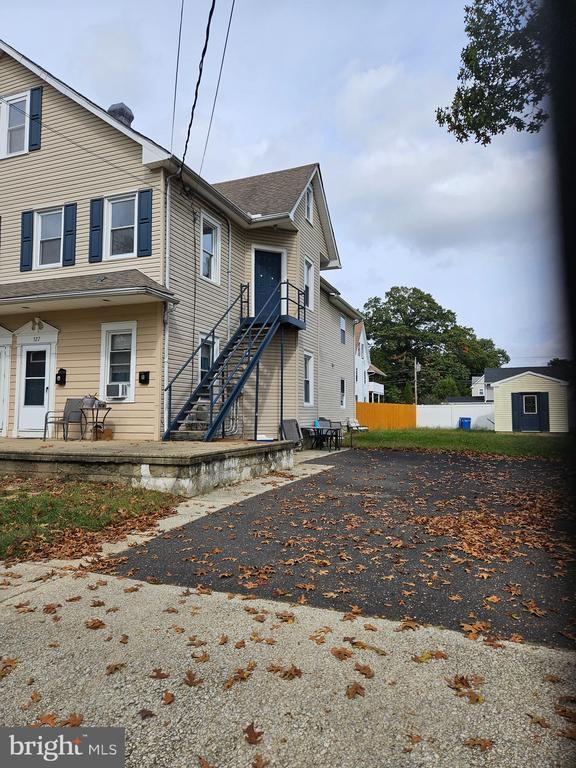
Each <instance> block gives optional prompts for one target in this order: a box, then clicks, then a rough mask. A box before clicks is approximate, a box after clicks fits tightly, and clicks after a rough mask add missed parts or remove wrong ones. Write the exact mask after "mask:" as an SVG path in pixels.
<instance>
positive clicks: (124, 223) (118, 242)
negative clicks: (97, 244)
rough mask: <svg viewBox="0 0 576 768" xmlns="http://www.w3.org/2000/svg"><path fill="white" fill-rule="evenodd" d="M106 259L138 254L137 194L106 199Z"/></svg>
mask: <svg viewBox="0 0 576 768" xmlns="http://www.w3.org/2000/svg"><path fill="white" fill-rule="evenodd" d="M105 217H106V218H105V225H104V226H105V231H106V249H105V252H104V258H105V259H120V258H128V257H130V256H135V255H136V195H135V194H134V195H124V196H123V197H112V198H108V199H107V200H106V214H105Z"/></svg>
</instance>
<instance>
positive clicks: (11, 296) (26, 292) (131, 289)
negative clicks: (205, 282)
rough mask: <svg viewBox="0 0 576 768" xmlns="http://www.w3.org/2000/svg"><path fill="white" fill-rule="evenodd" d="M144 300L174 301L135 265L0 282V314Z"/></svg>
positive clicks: (165, 289) (133, 302) (132, 302)
mask: <svg viewBox="0 0 576 768" xmlns="http://www.w3.org/2000/svg"><path fill="white" fill-rule="evenodd" d="M146 301H168V302H170V303H172V304H176V303H177V299H176V298H175V296H174V294H173V293H172V291H170V290H168V289H167V288H166V287H165V286H163V285H160V283H157V282H156V281H155V280H153V279H152V278H151V277H148V276H147V275H145V274H143V273H142V272H140V270H139V269H125V270H117V271H114V272H97V273H93V274H89V275H76V276H72V277H56V278H50V279H47V280H24V281H21V282H19V283H5V284H4V285H2V284H0V314H4V315H7V314H12V313H19V312H27V311H30V310H32V309H38V310H40V309H44V310H46V309H50V308H52V309H55V308H57V309H74V308H76V307H97V306H102V305H103V304H115V305H118V304H136V303H142V302H146Z"/></svg>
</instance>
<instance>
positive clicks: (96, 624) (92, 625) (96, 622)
mask: <svg viewBox="0 0 576 768" xmlns="http://www.w3.org/2000/svg"><path fill="white" fill-rule="evenodd" d="M85 624H86V626H87V627H88V629H103V628H104V627H105V626H106V624H104V622H103V621H102V619H88V621H86V622H85Z"/></svg>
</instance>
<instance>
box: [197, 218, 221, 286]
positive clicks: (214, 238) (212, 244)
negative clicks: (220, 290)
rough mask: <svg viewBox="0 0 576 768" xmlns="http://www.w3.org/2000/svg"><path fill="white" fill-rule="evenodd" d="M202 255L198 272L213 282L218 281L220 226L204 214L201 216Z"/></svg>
mask: <svg viewBox="0 0 576 768" xmlns="http://www.w3.org/2000/svg"><path fill="white" fill-rule="evenodd" d="M201 224H202V256H201V264H200V274H201V275H202V277H204V278H205V279H206V280H211V281H212V282H213V283H218V282H219V281H220V227H219V226H218V224H216V223H215V222H213V221H211V220H210V219H208V218H207V217H206V216H204V215H202V217H201Z"/></svg>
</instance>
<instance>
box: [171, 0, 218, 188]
mask: <svg viewBox="0 0 576 768" xmlns="http://www.w3.org/2000/svg"><path fill="white" fill-rule="evenodd" d="M215 7H216V0H212V3H211V5H210V12H209V13H208V22H207V24H206V35H205V38H204V47H203V48H202V53H201V54H200V62H199V64H198V78H197V79H196V87H195V89H194V101H193V102H192V109H191V111H190V121H189V122H188V131H187V133H186V141H185V143H184V152H183V153H182V160H181V162H180V168H179V169H178V176H179V177H180V178H182V171H183V170H184V163H185V161H186V153H187V152H188V144H189V142H190V132H191V131H192V125H193V123H194V112H195V110H196V104H197V103H198V93H199V91H200V83H201V82H202V72H203V70H204V59H205V58H206V51H207V50H208V41H209V40H210V25H211V24H212V16H213V15H214V8H215Z"/></svg>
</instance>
